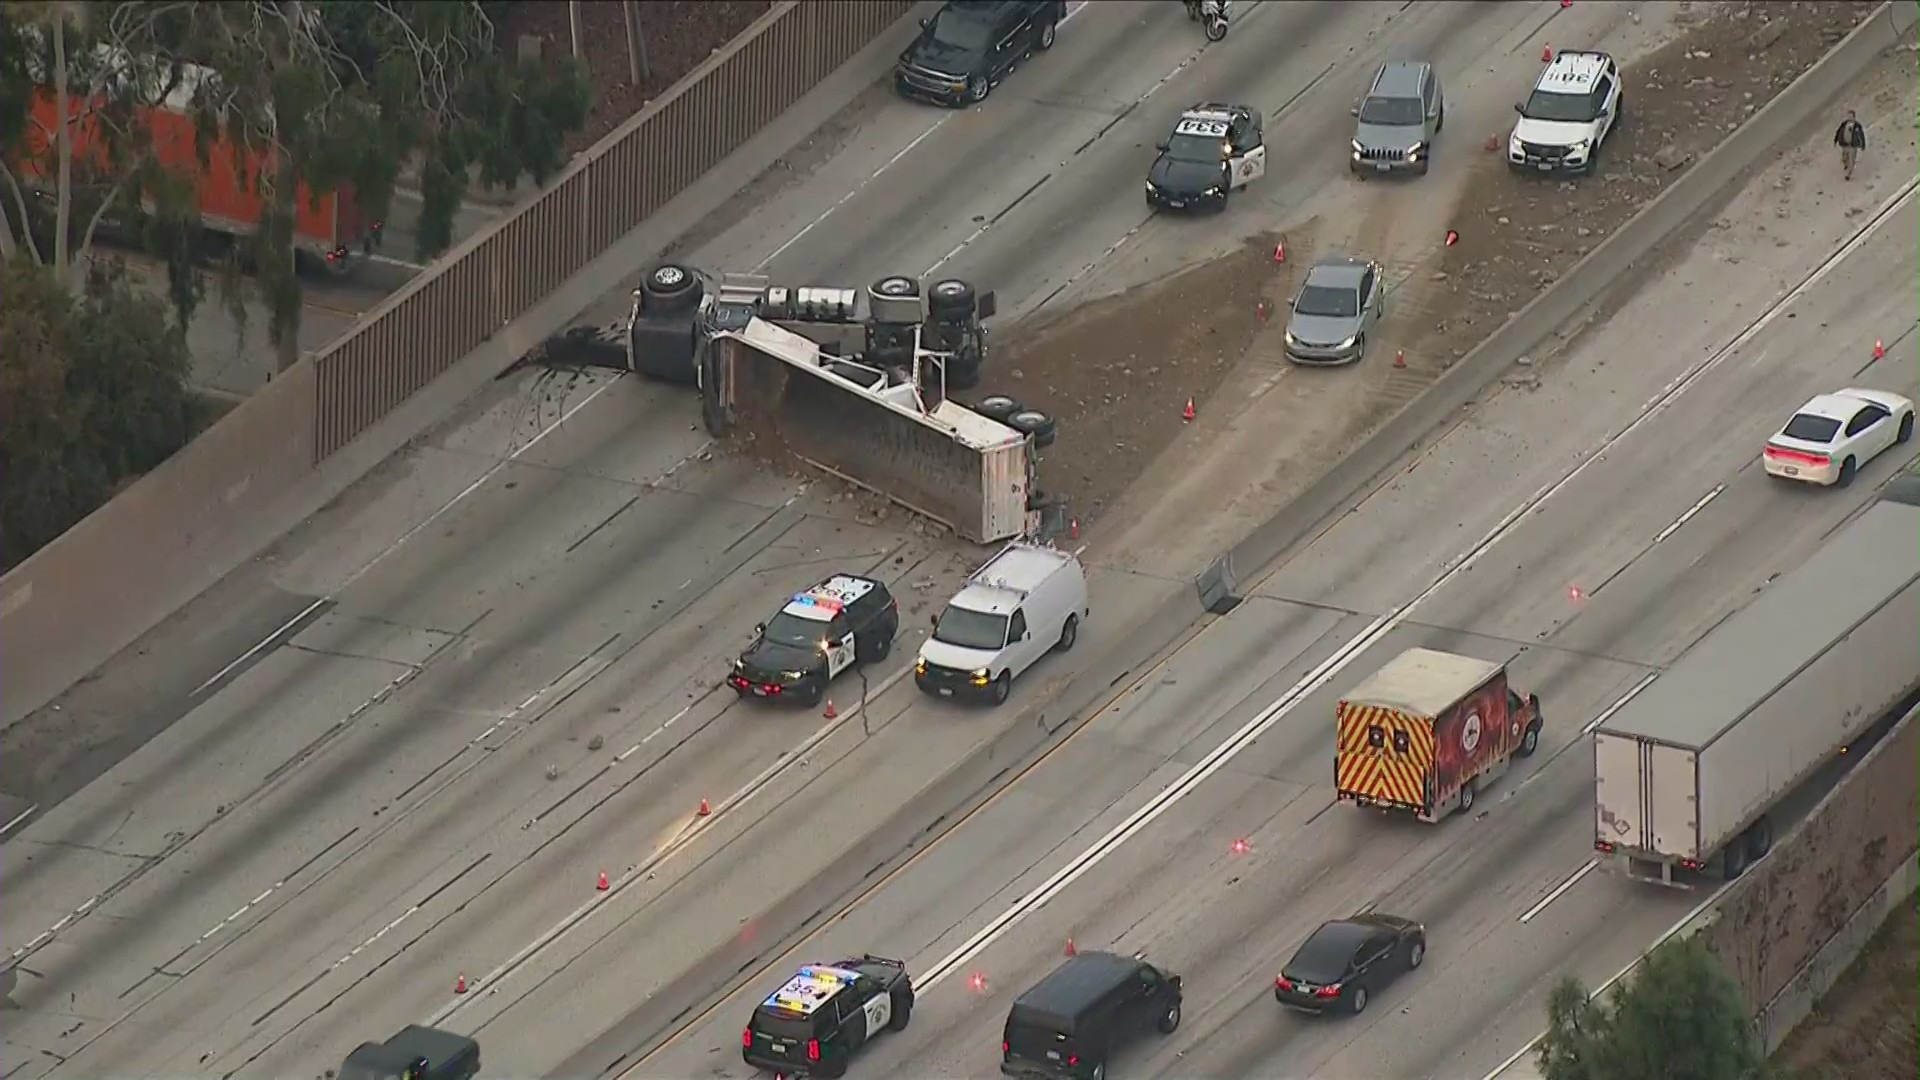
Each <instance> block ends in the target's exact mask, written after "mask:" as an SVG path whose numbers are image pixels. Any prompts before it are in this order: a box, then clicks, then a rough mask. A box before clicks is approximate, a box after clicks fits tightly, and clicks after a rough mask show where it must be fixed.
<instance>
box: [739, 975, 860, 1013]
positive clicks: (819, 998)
mask: <svg viewBox="0 0 1920 1080" xmlns="http://www.w3.org/2000/svg"><path fill="white" fill-rule="evenodd" d="M859 977H860V973H859V972H857V971H852V970H849V969H847V968H840V967H833V966H832V965H829V964H808V965H807V966H805V967H803V968H801V969H800V970H799V971H797V972H794V975H793V978H791V979H788V980H787V981H786V982H784V983H781V984H780V989H778V990H775V991H774V992H773V993H771V994H768V995H767V999H766V1000H765V1001H762V1002H761V1003H760V1007H761V1008H763V1009H766V1010H767V1011H769V1012H773V1013H779V1014H782V1015H785V1016H789V1017H794V1018H801V1017H808V1016H812V1015H813V1014H814V1013H816V1012H818V1011H819V1010H820V1006H822V1005H824V1004H826V1003H827V1002H829V1001H832V1000H833V998H834V995H836V994H838V993H840V992H841V991H842V990H845V989H846V988H848V987H850V986H852V985H853V982H854V980H855V979H858V978H859Z"/></svg>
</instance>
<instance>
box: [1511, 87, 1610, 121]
mask: <svg viewBox="0 0 1920 1080" xmlns="http://www.w3.org/2000/svg"><path fill="white" fill-rule="evenodd" d="M1520 115H1522V116H1524V117H1526V118H1527V119H1529V120H1552V121H1557V122H1559V123H1563V124H1585V123H1587V122H1589V121H1591V120H1592V119H1593V95H1592V94H1559V93H1555V92H1553V91H1551V90H1535V91H1534V92H1533V96H1532V97H1530V98H1528V99H1527V103H1526V105H1525V106H1524V107H1522V108H1521V110H1520Z"/></svg>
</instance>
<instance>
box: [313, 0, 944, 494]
mask: <svg viewBox="0 0 1920 1080" xmlns="http://www.w3.org/2000/svg"><path fill="white" fill-rule="evenodd" d="M912 7H913V3H912V0H787V2H785V3H781V4H777V5H776V6H775V7H774V9H773V10H772V11H770V12H768V13H767V14H766V15H765V16H763V17H762V18H761V20H760V22H759V24H758V25H757V26H755V27H751V28H749V29H748V31H747V32H745V33H743V34H742V35H741V36H740V37H739V38H736V39H735V40H734V42H733V43H732V44H731V45H730V46H728V47H727V48H726V49H725V50H723V51H722V52H720V53H719V54H718V55H716V57H715V58H714V59H713V60H711V61H709V66H708V67H707V68H706V70H704V71H703V72H698V73H696V76H695V77H693V78H689V79H684V80H682V81H681V82H680V83H679V85H678V88H677V89H676V90H675V91H674V92H673V94H672V95H671V96H669V97H667V98H664V99H662V100H661V101H658V102H656V103H654V104H653V105H652V106H651V107H649V108H648V109H647V110H646V111H645V112H643V113H641V114H640V115H639V116H636V117H634V118H633V119H632V120H630V121H628V122H627V124H626V125H624V126H623V127H621V128H620V129H619V130H617V131H615V132H613V133H611V134H609V135H608V136H607V137H606V138H605V139H602V140H601V141H600V143H599V144H597V145H596V146H595V147H594V148H593V149H591V150H589V151H587V153H586V154H584V155H582V156H581V157H580V158H579V159H578V160H577V161H576V162H575V163H574V164H573V165H572V166H570V167H569V168H568V169H567V171H566V172H565V173H564V174H563V175H562V176H561V178H560V179H559V181H557V182H556V183H554V184H553V186H552V187H550V188H548V189H547V190H546V191H545V192H542V193H541V194H540V195H539V196H538V197H537V198H536V199H534V201H533V202H531V203H529V204H527V205H525V206H523V207H521V208H520V209H519V210H517V211H516V212H515V213H513V214H512V215H511V216H509V217H507V218H505V219H503V220H501V221H499V222H497V223H496V224H494V225H492V226H491V227H490V228H489V229H488V230H487V231H486V232H485V233H483V234H482V235H481V236H480V237H479V238H476V240H475V241H473V242H470V243H469V244H468V245H467V246H466V248H465V250H464V251H462V252H460V253H459V254H457V255H456V256H454V257H453V258H451V259H449V260H447V261H446V262H444V263H441V264H439V265H437V266H436V267H434V268H433V269H432V270H431V271H429V272H428V273H427V274H426V275H425V276H424V277H423V278H422V279H421V280H419V281H416V282H415V283H413V284H411V285H409V287H408V289H407V290H406V291H405V292H404V293H403V294H402V295H401V296H400V297H399V299H398V300H396V301H395V302H394V303H393V304H392V305H391V306H388V307H386V308H384V309H382V310H380V311H379V312H377V313H376V314H375V315H373V316H372V317H370V318H369V319H368V320H367V321H366V322H364V323H362V324H361V325H360V326H358V327H357V328H355V329H354V331H353V332H352V333H351V334H350V335H349V336H347V337H345V338H343V339H341V340H340V341H338V342H336V343H335V344H334V345H333V346H332V347H331V348H329V349H328V350H327V351H325V352H324V353H321V354H320V355H318V356H316V357H315V358H314V363H315V365H316V369H317V370H316V371H315V375H316V378H315V380H314V387H315V395H316V399H315V402H314V412H315V423H314V460H315V462H316V463H318V462H319V461H322V460H324V459H326V458H327V457H328V456H329V455H331V454H333V453H334V452H335V451H337V450H339V449H340V448H341V447H343V446H345V445H346V444H347V443H349V442H351V441H352V440H353V439H354V437H355V436H357V435H359V434H360V433H361V432H363V431H365V430H366V429H367V428H369V427H371V426H372V425H373V424H375V423H377V422H378V421H379V420H380V419H381V418H382V417H384V416H386V415H387V414H388V413H390V412H392V411H393V410H394V409H395V408H397V407H399V406H400V404H401V403H402V402H404V401H406V400H407V398H409V397H411V396H412V395H414V394H415V393H417V392H419V391H420V390H421V389H422V388H423V387H425V386H426V385H427V384H428V383H430V382H432V381H433V380H434V379H436V378H438V377H439V376H440V375H442V374H444V373H445V372H446V371H447V370H448V369H449V368H451V367H453V365H454V364H455V363H457V362H458V361H459V360H460V358H461V357H463V356H465V355H466V354H467V353H469V352H471V351H473V349H475V348H476V347H478V346H479V345H480V344H481V343H482V342H484V341H486V340H487V338H488V337H489V336H491V335H492V334H493V333H495V332H496V331H498V330H499V329H500V328H501V327H502V326H504V325H506V324H507V323H509V322H511V321H512V320H514V319H516V318H518V317H519V316H521V315H522V314H524V313H526V312H527V311H528V310H530V309H531V308H532V307H533V306H534V305H535V304H537V303H539V302H540V301H541V300H542V299H543V298H545V297H546V296H548V295H549V294H551V293H552V292H554V291H555V290H557V289H558V288H560V286H561V285H562V284H563V283H565V282H566V281H567V279H569V278H571V277H572V276H573V275H574V274H576V273H578V272H579V271H580V270H581V269H582V268H584V267H585V266H586V265H587V264H588V263H589V262H591V261H592V260H593V259H595V258H597V257H598V256H599V255H600V254H601V253H602V252H604V251H606V250H607V249H608V248H610V247H612V246H613V245H614V243H615V242H617V241H618V240H619V239H620V238H621V237H623V236H625V235H626V234H627V233H629V232H631V231H632V230H633V229H634V228H636V227H637V226H639V225H640V223H641V222H642V221H644V220H646V218H647V217H648V216H649V215H651V214H653V213H654V212H655V211H657V210H659V209H660V208H661V207H662V206H664V205H665V204H666V203H667V201H668V200H670V199H672V198H673V197H674V196H676V195H678V194H680V193H681V192H682V191H685V190H686V189H687V188H688V187H690V186H691V185H692V184H693V183H694V182H695V181H696V180H698V179H699V178H700V177H701V176H703V175H705V174H706V172H707V171H708V170H709V169H711V168H713V167H714V166H715V165H717V164H719V163H720V162H721V161H722V160H723V159H724V158H726V156H727V155H728V154H730V153H732V152H733V151H734V150H735V149H737V148H738V147H739V146H740V145H741V144H742V143H744V142H746V141H747V140H748V139H750V138H752V137H753V136H754V135H755V134H756V133H758V132H759V131H760V130H761V129H762V128H764V127H766V126H767V125H768V124H769V123H771V122H772V121H773V120H774V119H775V118H776V117H778V116H779V115H780V114H781V112H783V111H784V110H785V109H786V108H787V106H789V105H790V104H792V103H793V102H794V101H795V100H796V99H798V98H799V97H800V96H801V95H802V94H805V93H806V92H807V91H809V90H811V89H813V87H814V86H816V85H818V84H819V83H820V81H821V80H823V79H825V78H826V77H827V76H828V75H829V74H831V73H832V72H833V71H834V70H836V69H837V68H839V66H840V65H841V64H843V63H845V62H846V61H847V60H848V59H849V58H851V57H852V56H853V54H854V53H856V52H859V51H860V50H861V49H862V48H864V47H866V45H867V44H868V43H869V42H871V41H872V40H873V39H874V38H875V37H877V36H878V35H879V34H880V33H881V32H882V31H883V30H885V29H886V28H887V27H888V26H891V25H892V24H893V23H894V22H895V21H896V20H898V19H899V18H900V16H902V15H904V14H905V13H906V12H907V11H908V10H910V9H911V8H912ZM756 31H757V32H756Z"/></svg>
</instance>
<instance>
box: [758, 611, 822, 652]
mask: <svg viewBox="0 0 1920 1080" xmlns="http://www.w3.org/2000/svg"><path fill="white" fill-rule="evenodd" d="M761 636H762V637H764V638H766V640H768V641H770V642H772V643H774V644H775V645H787V646H791V647H793V648H795V649H817V648H819V647H820V643H821V642H822V641H824V640H826V624H824V623H819V622H815V621H813V620H812V619H803V618H801V617H799V616H798V615H789V614H787V613H786V612H784V611H783V612H781V613H780V614H778V615H775V616H774V617H773V618H772V619H770V620H769V621H768V622H767V632H766V633H765V634H763V635H761Z"/></svg>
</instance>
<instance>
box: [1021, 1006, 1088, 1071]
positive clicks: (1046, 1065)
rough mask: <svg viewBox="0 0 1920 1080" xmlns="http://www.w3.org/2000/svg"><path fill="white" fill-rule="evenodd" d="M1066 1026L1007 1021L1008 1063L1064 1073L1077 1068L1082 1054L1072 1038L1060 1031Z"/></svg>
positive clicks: (1026, 1019) (1028, 1020)
mask: <svg viewBox="0 0 1920 1080" xmlns="http://www.w3.org/2000/svg"><path fill="white" fill-rule="evenodd" d="M1062 1026H1064V1025H1060V1024H1042V1023H1036V1022H1034V1020H1033V1019H1030V1018H1022V1017H1019V1016H1010V1017H1008V1018H1007V1031H1006V1046H1005V1048H1004V1050H1005V1055H1006V1060H1007V1061H1009V1062H1022V1061H1024V1062H1031V1063H1033V1064H1035V1065H1038V1066H1040V1067H1041V1068H1043V1069H1049V1070H1051V1069H1063V1068H1068V1067H1070V1066H1071V1065H1077V1064H1078V1063H1079V1059H1078V1057H1077V1056H1076V1055H1077V1054H1078V1053H1079V1050H1078V1048H1077V1047H1076V1046H1075V1040H1074V1038H1073V1036H1072V1034H1070V1033H1068V1032H1064V1031H1061V1030H1060V1028H1061V1027H1062Z"/></svg>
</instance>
